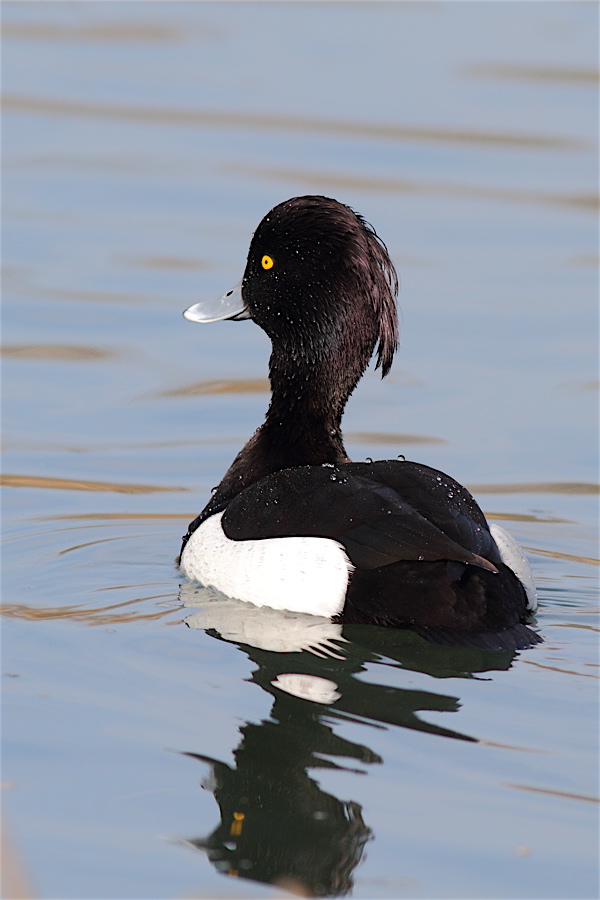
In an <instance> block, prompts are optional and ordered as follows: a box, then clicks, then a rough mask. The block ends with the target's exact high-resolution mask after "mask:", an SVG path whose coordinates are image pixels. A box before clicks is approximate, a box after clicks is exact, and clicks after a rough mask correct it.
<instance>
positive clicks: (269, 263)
mask: <svg viewBox="0 0 600 900" xmlns="http://www.w3.org/2000/svg"><path fill="white" fill-rule="evenodd" d="M260 263H261V266H262V267H263V269H272V268H273V266H274V265H275V264H274V262H273V260H272V259H271V257H270V256H266V255H265V256H263V258H262V259H261V261H260Z"/></svg>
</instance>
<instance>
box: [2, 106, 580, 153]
mask: <svg viewBox="0 0 600 900" xmlns="http://www.w3.org/2000/svg"><path fill="white" fill-rule="evenodd" d="M2 105H3V107H4V109H5V110H9V111H11V112H25V113H41V114H42V115H58V116H88V117H92V118H101V119H106V118H109V119H124V120H126V121H127V122H150V123H156V124H169V125H192V126H196V127H197V126H201V127H205V128H206V127H213V128H247V129H252V130H257V131H263V130H267V131H293V132H298V131H300V132H303V133H307V132H316V133H318V134H328V135H350V136H354V137H366V138H376V139H382V140H396V141H406V140H415V141H436V142H437V141H441V142H443V143H458V144H481V145H484V146H515V147H535V148H538V149H542V148H543V149H552V150H555V149H562V150H581V149H584V148H586V146H587V145H586V143H585V142H583V141H576V140H573V139H572V138H566V137H550V136H547V135H528V134H509V133H497V134H494V133H491V132H485V131H466V130H463V131H454V130H451V129H443V128H414V127H409V126H403V125H392V124H388V123H377V122H352V121H345V120H341V119H338V120H337V121H336V120H333V119H321V118H317V117H309V116H288V115H284V114H276V113H275V114H271V115H269V114H265V113H262V114H261V113H248V112H219V111H217V110H200V109H166V108H156V107H155V108H149V107H145V108H140V107H139V106H126V105H116V104H111V103H82V102H79V101H76V100H53V99H51V98H49V97H26V96H24V95H18V94H11V95H7V96H5V97H4V99H3V101H2Z"/></svg>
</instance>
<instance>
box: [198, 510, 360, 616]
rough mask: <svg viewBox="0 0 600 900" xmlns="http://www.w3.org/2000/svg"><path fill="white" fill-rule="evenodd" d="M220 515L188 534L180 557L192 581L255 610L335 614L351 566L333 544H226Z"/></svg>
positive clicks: (293, 540)
mask: <svg viewBox="0 0 600 900" xmlns="http://www.w3.org/2000/svg"><path fill="white" fill-rule="evenodd" d="M222 517H223V513H219V514H218V515H215V516H211V517H210V518H209V519H206V521H205V522H203V523H202V525H200V527H199V528H197V529H196V531H194V533H193V534H192V536H191V537H190V539H189V541H188V542H187V544H186V547H185V550H184V551H183V553H182V556H181V569H182V571H183V572H184V574H185V575H187V577H188V578H190V579H191V580H192V581H198V582H200V584H204V585H212V586H213V587H215V588H217V590H219V591H221V592H222V593H223V594H227V595H228V596H229V597H235V598H236V599H237V600H245V601H246V602H247V603H253V604H254V605H255V606H270V607H272V608H273V609H288V610H292V611H293V612H303V613H310V614H312V615H315V616H326V617H328V618H329V617H331V616H335V615H337V613H339V612H341V610H342V609H343V606H344V601H345V598H346V590H347V587H348V579H349V577H350V574H351V572H353V571H354V567H353V566H352V564H351V563H350V560H349V559H348V557H347V556H346V553H345V551H344V548H343V547H342V546H341V544H338V543H337V541H332V540H329V539H328V538H317V537H285V538H266V539H264V540H260V541H232V540H230V539H229V538H228V537H227V536H226V535H225V533H224V531H223V528H222V526H221V519H222Z"/></svg>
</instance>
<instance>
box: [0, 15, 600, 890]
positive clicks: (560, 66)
mask: <svg viewBox="0 0 600 900" xmlns="http://www.w3.org/2000/svg"><path fill="white" fill-rule="evenodd" d="M2 17H3V33H4V34H3V46H2V76H3V77H2V89H3V100H4V111H3V254H2V255H3V260H2V262H3V292H2V293H3V304H2V314H3V322H2V325H3V328H2V376H3V390H2V418H3V445H4V463H3V473H4V475H3V479H4V484H5V487H4V488H3V500H2V520H3V544H2V602H3V613H4V617H3V626H2V640H3V646H2V673H3V678H2V684H3V716H2V739H3V751H2V784H3V792H2V801H3V813H4V822H5V830H6V832H7V834H8V837H9V840H10V845H9V847H8V849H7V850H5V851H4V854H3V863H5V865H4V866H3V869H4V877H6V879H7V882H6V885H5V886H4V888H3V892H4V896H6V897H16V896H18V895H21V896H22V895H27V894H29V895H30V896H40V897H47V898H79V900H81V898H90V900H91V898H96V900H97V898H169V897H180V896H198V897H211V898H215V897H260V898H262V897H271V896H272V897H280V896H287V895H289V893H290V892H296V893H300V894H301V895H303V896H313V895H317V896H334V895H346V896H353V897H357V898H359V897H362V898H397V897H406V898H413V897H414V898H467V897H471V898H484V897H485V898H488V897H489V898H504V900H505V898H515V900H516V898H525V897H527V898H565V897H570V898H571V897H572V898H592V897H596V896H597V895H598V889H599V885H598V860H597V846H598V836H599V835H598V795H599V786H598V749H597V743H598V741H597V736H598V699H599V698H598V662H599V661H598V643H597V632H598V622H597V607H598V581H597V572H598V527H597V525H598V522H597V487H596V483H597V474H598V439H597V434H598V413H597V408H598V407H597V401H598V381H597V377H598V376H597V373H598V350H597V347H598V321H597V298H598V282H597V274H596V270H597V263H598V249H597V248H598V227H597V200H596V197H595V192H596V189H597V183H598V156H597V146H596V143H597V131H598V113H597V93H598V92H597V84H598V82H597V75H596V74H595V71H594V70H595V69H596V67H597V47H596V35H597V26H598V10H597V7H596V6H595V5H593V4H588V3H566V2H556V3H552V4H549V3H548V4H526V3H513V4H508V3H478V4H462V3H454V2H447V3H442V4H435V3H421V4H412V3H370V4H358V3H356V4H333V3H332V4H327V3H310V4H308V3H307V4H300V3H286V4H284V3H254V2H248V3H239V4H238V3H195V2H194V3H192V2H188V3H179V2H171V3H168V4H167V3H161V2H156V3H152V4H149V3H144V4H142V3H128V2H120V3H96V2H89V3H85V4H75V3H58V2H55V3H51V4H40V3H27V4H22V3H14V2H13V3H11V2H9V3H5V4H3V7H2ZM315 192H317V193H324V194H327V195H330V196H334V197H337V198H338V199H339V200H341V201H343V202H345V203H348V204H350V205H351V206H353V207H354V208H356V209H357V210H359V211H360V212H361V213H362V214H363V215H365V217H366V218H367V219H368V220H369V221H371V222H372V223H373V225H374V226H375V227H376V229H377V231H378V233H379V234H380V235H381V237H382V238H383V239H384V240H385V242H386V244H387V245H388V247H389V250H390V253H391V255H392V257H393V259H394V262H395V264H396V266H397V268H398V271H399V274H400V278H401V294H400V308H401V315H402V333H401V347H400V353H399V356H398V358H397V360H396V363H395V366H394V368H393V370H392V373H391V374H390V376H389V377H388V378H387V379H386V380H385V381H383V382H382V381H381V379H380V377H379V374H378V373H375V372H374V371H372V370H370V371H369V372H368V373H367V375H366V376H365V378H364V379H363V381H362V383H361V385H360V386H359V388H358V389H357V391H356V392H355V394H354V395H353V397H352V398H351V401H350V403H349V406H348V409H347V413H346V416H345V419H344V430H345V435H346V445H347V448H348V450H349V452H350V454H351V455H352V456H353V457H354V458H355V459H364V458H365V457H367V456H370V457H373V458H385V457H388V456H389V457H395V456H397V455H398V454H400V453H403V454H405V455H406V456H407V457H408V458H412V459H418V460H420V461H422V462H425V463H427V464H430V465H433V466H435V467H437V468H440V469H442V470H444V471H447V472H449V473H451V474H452V475H453V476H454V477H456V478H457V479H458V480H460V481H461V482H463V483H465V484H467V485H468V486H469V487H471V488H472V489H474V490H475V492H476V495H477V497H478V499H479V500H480V502H481V505H482V506H483V508H484V509H485V511H486V512H487V513H488V514H489V516H490V517H491V518H492V519H494V520H495V521H498V522H500V523H501V524H502V525H504V527H507V528H509V530H510V531H511V532H512V533H513V534H514V535H515V537H516V538H517V539H518V540H519V541H520V542H521V543H522V544H523V546H524V547H525V549H526V551H527V553H528V555H529V558H530V561H531V564H532V567H533V571H534V576H535V579H536V582H537V585H538V590H539V595H540V610H539V614H538V620H537V621H538V627H539V630H540V631H541V633H542V634H543V635H544V638H545V643H544V644H542V645H539V646H538V647H535V648H533V649H532V650H530V651H525V652H522V653H519V654H516V655H514V654H510V653H499V654H498V653H478V652H476V651H467V650H458V649H456V648H455V649H452V648H439V647H431V646H428V645H425V646H423V645H422V642H420V640H419V639H417V638H416V637H415V636H411V635H407V634H403V633H401V632H390V631H381V630H379V629H374V628H347V629H345V630H344V632H343V638H344V641H343V642H340V641H339V640H333V646H334V647H337V650H332V649H331V647H332V644H331V643H330V644H329V645H328V646H329V650H330V651H331V652H327V653H325V654H321V655H315V654H314V653H312V652H310V651H308V650H306V649H305V650H303V651H301V652H300V651H298V650H296V651H293V650H289V648H288V650H287V651H286V649H285V647H284V646H283V645H282V643H281V640H280V638H281V635H284V636H285V637H286V638H289V635H290V629H291V628H292V627H296V626H292V625H291V623H290V622H289V621H287V620H285V619H284V620H283V621H281V620H279V619H277V620H273V621H272V620H271V619H268V618H264V617H259V619H258V620H255V619H253V618H252V617H249V616H247V617H245V618H244V617H243V616H241V614H240V612H239V610H238V609H235V608H233V609H232V608H231V607H230V606H228V605H227V604H226V603H225V604H224V603H222V602H220V601H218V600H216V599H215V598H212V597H209V598H208V599H207V597H206V595H204V594H198V593H195V592H194V591H191V592H190V590H189V586H188V588H184V589H182V590H180V584H181V582H182V578H181V576H180V575H179V573H178V571H177V568H176V566H175V562H174V561H175V557H176V555H177V552H178V549H179V541H180V536H181V534H182V533H183V532H184V531H185V528H186V526H187V523H188V521H189V520H190V519H191V518H193V517H194V516H195V515H196V514H197V513H198V512H199V511H200V509H201V508H202V507H203V506H204V504H205V502H206V499H207V497H208V496H209V492H210V488H211V487H212V486H213V485H215V484H217V483H218V481H219V480H220V478H221V476H222V474H223V472H224V471H225V469H226V468H227V466H228V465H229V463H230V461H231V459H232V458H233V456H234V455H235V453H236V452H237V450H238V449H239V448H240V447H241V446H242V444H243V443H244V441H245V440H246V439H247V437H248V436H249V435H250V434H251V433H252V432H253V430H254V429H255V428H256V426H257V425H258V424H259V423H260V421H261V419H262V416H263V414H264V410H265V407H266V404H267V402H268V393H267V388H268V386H267V384H266V382H265V377H266V366H267V359H268V353H269V345H268V341H267V339H266V337H265V336H264V335H263V334H262V332H261V331H260V330H259V329H258V328H257V327H256V326H255V325H253V323H251V322H246V323H239V324H232V323H223V324H220V325H214V326H212V327H210V328H202V327H200V326H193V325H190V324H189V323H187V322H185V321H184V320H183V319H182V317H181V311H182V310H183V309H184V308H185V307H186V306H189V305H190V304H191V303H193V302H195V301H197V300H198V299H200V298H201V297H204V296H211V295H214V294H216V293H220V292H222V291H223V290H225V289H227V288H229V287H230V286H231V285H232V284H234V283H235V282H236V281H237V280H238V279H239V277H240V274H241V272H242V270H243V267H244V263H245V255H246V251H247V246H248V242H249V238H250V235H251V234H252V231H253V229H254V228H255V227H256V225H257V224H258V222H259V220H260V219H261V218H262V216H263V215H264V213H265V212H266V211H267V210H268V209H269V208H270V207H271V206H272V205H274V204H275V203H277V202H279V201H281V200H283V199H285V198H286V197H290V196H293V195H295V194H302V193H315ZM311 627H313V628H316V626H311ZM324 627H325V632H324V633H325V634H327V633H328V632H327V627H326V626H324ZM312 633H313V632H312V631H311V634H312ZM315 633H317V631H315ZM319 633H320V632H319ZM332 654H333V655H332ZM300 676H302V677H300ZM186 754H188V755H186ZM202 785H203V787H204V789H203V788H202ZM9 863H10V865H9ZM9 870H10V871H9ZM273 885H276V886H275V887H274V886H273ZM19 892H20V893H19Z"/></svg>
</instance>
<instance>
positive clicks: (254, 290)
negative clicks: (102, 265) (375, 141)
mask: <svg viewBox="0 0 600 900" xmlns="http://www.w3.org/2000/svg"><path fill="white" fill-rule="evenodd" d="M397 291H398V280H397V276H396V272H395V270H394V266H393V264H392V262H391V260H390V257H389V254H388V252H387V249H386V247H385V245H384V244H383V242H382V241H381V240H380V239H379V238H378V237H377V235H376V233H375V231H374V230H373V228H372V227H371V226H370V225H368V224H367V222H365V220H364V219H363V218H362V216H360V215H359V214H358V213H356V212H354V210H352V209H351V208H350V207H349V206H345V205H344V204H343V203H339V202H338V201H337V200H333V199H331V198H329V197H321V196H304V197H293V198H292V199H290V200H286V201H284V202H283V203H280V204H278V205H277V206H275V207H274V208H273V209H272V210H271V211H270V212H269V213H267V215H266V216H265V217H264V219H263V220H262V222H261V223H260V225H259V226H258V228H257V229H256V231H255V233H254V236H253V237H252V241H251V243H250V249H249V251H248V259H247V262H246V269H245V271H244V275H243V278H242V280H241V282H240V283H239V285H237V286H236V287H235V288H234V289H232V290H231V291H228V292H227V294H225V295H224V296H223V297H221V298H218V300H217V301H207V302H203V303H198V304H195V305H194V306H192V307H190V308H189V309H188V310H186V311H185V313H184V315H185V317H186V318H187V319H189V320H191V321H195V322H205V323H207V322H216V321H220V320H222V319H234V320H239V319H242V318H252V319H253V320H254V321H255V322H256V323H257V324H258V325H260V327H261V328H262V329H263V330H264V331H265V332H266V333H267V334H268V335H269V337H270V338H271V341H272V343H273V351H274V358H272V365H273V363H275V366H276V368H277V363H279V364H280V365H281V364H283V363H285V360H287V361H288V362H289V363H291V364H292V365H295V366H298V365H301V366H302V367H307V368H311V369H312V368H313V367H314V366H317V367H319V368H320V367H321V366H322V365H323V364H326V365H327V367H328V370H329V372H330V374H331V371H332V370H331V366H332V365H333V366H334V368H335V369H337V370H338V371H337V373H336V374H337V376H338V380H339V378H340V376H341V375H342V373H344V375H345V377H343V379H342V380H343V381H344V382H345V383H346V385H345V386H346V387H347V388H348V389H349V390H348V393H349V392H350V391H351V390H352V389H353V388H354V387H355V385H356V383H357V381H358V380H359V378H360V377H361V375H362V374H363V372H364V370H365V368H366V366H367V365H368V363H369V360H370V359H371V356H372V355H373V353H374V352H375V350H376V351H377V363H376V365H377V367H381V371H382V376H385V375H386V374H387V373H388V371H389V369H390V366H391V364H392V359H393V356H394V352H395V350H396V347H397V335H398V319H397V313H396V302H395V301H396V294H397ZM284 368H285V369H286V370H288V368H289V366H287V365H284Z"/></svg>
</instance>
